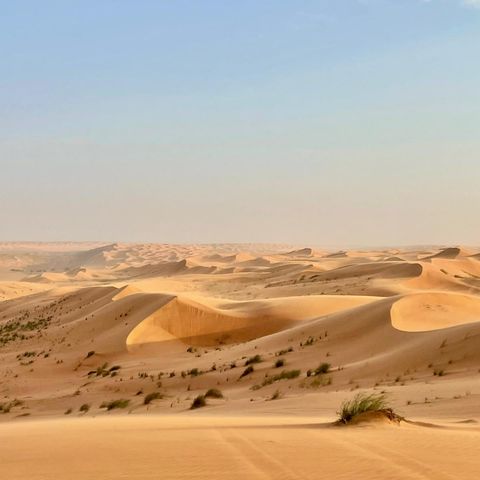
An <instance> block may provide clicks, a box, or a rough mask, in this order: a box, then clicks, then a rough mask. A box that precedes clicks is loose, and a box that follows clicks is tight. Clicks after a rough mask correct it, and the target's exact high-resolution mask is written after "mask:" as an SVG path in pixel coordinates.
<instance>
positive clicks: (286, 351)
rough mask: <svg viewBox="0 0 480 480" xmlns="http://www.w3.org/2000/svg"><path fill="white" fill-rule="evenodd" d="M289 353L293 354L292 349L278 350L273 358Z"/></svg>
mask: <svg viewBox="0 0 480 480" xmlns="http://www.w3.org/2000/svg"><path fill="white" fill-rule="evenodd" d="M290 352H293V347H288V348H284V349H282V350H279V351H278V352H275V356H276V357H281V356H282V355H286V354H287V353H290Z"/></svg>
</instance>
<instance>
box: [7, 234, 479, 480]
mask: <svg viewBox="0 0 480 480" xmlns="http://www.w3.org/2000/svg"><path fill="white" fill-rule="evenodd" d="M479 251H480V249H478V248H474V247H468V248H466V247H461V246H455V247H452V246H445V247H421V248H418V247H415V248H392V249H385V250H365V251H353V250H352V251H326V250H321V249H315V248H309V247H305V246H285V245H240V244H239V245H231V244H226V245H164V244H111V245H102V244H94V243H90V244H75V243H68V244H61V243H54V244H36V243H22V244H19V243H2V244H0V437H1V439H0V442H1V444H2V448H1V449H0V473H1V474H3V476H4V477H5V478H13V479H17V478H18V479H23V478H30V479H31V478H39V479H40V478H42V479H50V478H59V477H60V478H72V479H80V478H82V479H83V478H99V479H102V478H112V479H113V478H225V477H226V476H228V477H231V478H248V477H251V478H346V479H347V478H348V479H349V478H379V479H380V478H381V479H383V478H412V479H417V478H418V479H425V478H428V479H430V478H431V479H437V478H438V479H443V478H445V479H451V478H462V479H464V478H465V479H468V478H472V479H473V478H478V473H477V472H478V471H479V470H480V464H479V463H480V462H479V460H478V458H477V457H478V456H477V455H476V454H475V453H476V452H478V448H479V445H480V436H479V432H480V428H479V426H478V425H479V424H478V422H479V421H480V370H479V369H480V295H479V292H480V255H479ZM256 355H259V356H260V358H259V362H258V363H254V364H253V367H254V369H253V371H252V372H250V373H245V369H246V363H247V361H248V359H250V358H252V357H254V356H256ZM278 360H283V364H282V365H277V366H276V362H277V361H278ZM321 363H328V364H329V371H328V372H327V373H325V374H320V375H315V374H314V373H312V372H314V370H315V369H316V367H318V366H319V365H320V364H321ZM244 373H245V374H244ZM242 374H243V375H242ZM285 377H289V378H285ZM211 388H216V389H219V390H221V392H222V393H223V398H220V399H207V406H206V407H204V408H201V409H198V410H190V405H191V403H192V400H193V399H194V398H195V397H196V396H197V395H201V394H204V393H205V392H206V391H207V390H208V389H211ZM358 392H368V393H371V392H376V393H380V392H385V393H386V394H387V398H388V399H389V402H390V404H391V406H392V407H393V408H394V409H395V410H396V411H397V412H398V413H399V414H400V415H402V416H404V417H406V418H407V419H409V420H411V421H413V422H417V423H405V422H402V423H401V424H400V425H396V424H395V425H393V424H389V423H388V422H386V423H378V422H373V421H372V422H366V423H364V424H362V425H361V426H356V427H345V428H339V427H332V426H331V423H332V422H333V421H334V420H335V419H336V412H337V410H338V408H339V406H340V404H341V403H342V401H344V400H345V399H349V398H352V397H353V396H354V395H355V394H357V393H358ZM154 393H155V394H157V396H158V398H156V399H154V400H153V401H151V402H150V403H148V404H145V401H144V399H145V397H146V395H148V394H154ZM118 400H120V401H123V403H122V406H123V407H124V408H119V409H114V410H111V411H108V410H107V409H106V408H103V407H101V405H102V404H105V403H109V402H112V401H118ZM82 406H83V411H80V409H81V407H82ZM418 422H421V424H420V423H418ZM66 472H68V474H67V473H66Z"/></svg>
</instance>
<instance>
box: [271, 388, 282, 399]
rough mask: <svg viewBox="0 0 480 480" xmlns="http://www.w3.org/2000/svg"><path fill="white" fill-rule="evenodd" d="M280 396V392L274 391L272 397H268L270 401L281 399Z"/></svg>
mask: <svg viewBox="0 0 480 480" xmlns="http://www.w3.org/2000/svg"><path fill="white" fill-rule="evenodd" d="M281 396H282V394H281V393H280V390H275V392H273V394H272V396H271V397H270V400H278V399H279V398H281Z"/></svg>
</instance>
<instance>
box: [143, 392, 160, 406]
mask: <svg viewBox="0 0 480 480" xmlns="http://www.w3.org/2000/svg"><path fill="white" fill-rule="evenodd" d="M162 397H163V395H162V394H161V393H160V392H152V393H149V394H148V395H145V398H144V399H143V404H144V405H148V404H150V403H152V402H153V401H154V400H158V399H160V398H162Z"/></svg>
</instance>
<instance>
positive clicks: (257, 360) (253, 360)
mask: <svg viewBox="0 0 480 480" xmlns="http://www.w3.org/2000/svg"><path fill="white" fill-rule="evenodd" d="M261 361H262V357H261V356H260V355H254V356H253V357H250V358H249V359H248V360H247V361H246V362H245V366H247V365H253V364H254V363H260V362H261Z"/></svg>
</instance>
